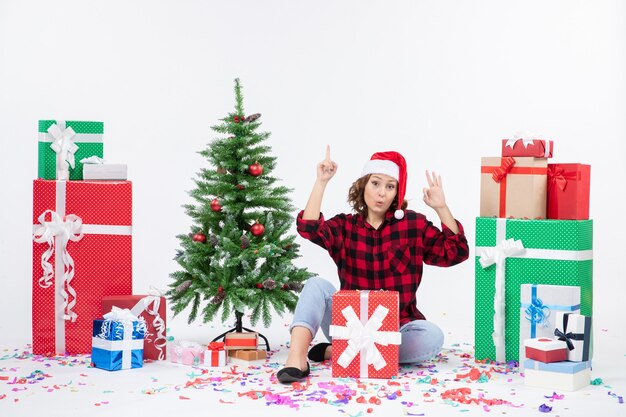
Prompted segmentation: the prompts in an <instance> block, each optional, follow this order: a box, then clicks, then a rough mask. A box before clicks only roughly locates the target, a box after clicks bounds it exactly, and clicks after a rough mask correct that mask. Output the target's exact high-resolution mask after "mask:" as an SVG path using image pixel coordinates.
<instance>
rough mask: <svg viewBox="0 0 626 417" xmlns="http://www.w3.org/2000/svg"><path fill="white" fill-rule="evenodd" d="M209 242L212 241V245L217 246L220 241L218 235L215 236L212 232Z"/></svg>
mask: <svg viewBox="0 0 626 417" xmlns="http://www.w3.org/2000/svg"><path fill="white" fill-rule="evenodd" d="M209 242H211V246H213V247H216V246H217V244H218V243H219V241H218V240H217V236H215V235H214V234H212V233H211V236H209Z"/></svg>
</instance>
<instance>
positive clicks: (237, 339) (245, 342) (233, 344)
mask: <svg viewBox="0 0 626 417" xmlns="http://www.w3.org/2000/svg"><path fill="white" fill-rule="evenodd" d="M224 345H225V346H226V350H237V349H256V348H257V347H258V345H259V334H258V333H256V332H230V333H226V336H224Z"/></svg>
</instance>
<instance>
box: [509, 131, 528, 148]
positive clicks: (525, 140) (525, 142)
mask: <svg viewBox="0 0 626 417" xmlns="http://www.w3.org/2000/svg"><path fill="white" fill-rule="evenodd" d="M520 140H521V141H522V145H524V148H528V145H532V144H533V141H534V140H535V139H533V138H532V137H530V136H528V135H522V134H519V133H518V134H515V136H513V139H509V140H507V141H506V145H505V147H507V146H508V147H510V148H511V149H513V147H514V146H515V142H517V141H520Z"/></svg>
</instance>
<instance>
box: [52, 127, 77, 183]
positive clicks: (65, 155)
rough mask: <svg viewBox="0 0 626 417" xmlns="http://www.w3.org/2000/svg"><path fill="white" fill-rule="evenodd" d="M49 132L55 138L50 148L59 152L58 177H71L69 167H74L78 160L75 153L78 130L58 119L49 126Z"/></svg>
mask: <svg viewBox="0 0 626 417" xmlns="http://www.w3.org/2000/svg"><path fill="white" fill-rule="evenodd" d="M48 133H49V134H50V136H52V138H53V139H54V140H53V142H52V144H51V145H50V148H52V150H53V151H54V152H55V153H56V154H57V160H56V169H57V179H58V180H67V179H69V167H72V169H73V168H74V166H75V164H76V161H75V159H74V154H75V153H76V151H77V150H78V145H76V143H74V140H73V139H74V136H76V132H75V131H74V129H72V128H71V127H68V128H66V127H65V121H62V120H60V121H58V122H57V123H56V124H53V125H52V126H50V127H49V128H48Z"/></svg>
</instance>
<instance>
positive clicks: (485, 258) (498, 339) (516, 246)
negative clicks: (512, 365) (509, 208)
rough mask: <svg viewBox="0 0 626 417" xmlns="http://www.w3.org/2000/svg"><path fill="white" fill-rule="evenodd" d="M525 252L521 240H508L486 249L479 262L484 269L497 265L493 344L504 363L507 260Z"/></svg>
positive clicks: (497, 358) (499, 358)
mask: <svg viewBox="0 0 626 417" xmlns="http://www.w3.org/2000/svg"><path fill="white" fill-rule="evenodd" d="M522 252H524V244H523V243H522V241H521V240H515V239H506V240H503V241H502V242H500V243H499V244H498V245H496V247H494V248H486V250H485V251H484V252H483V255H481V257H480V258H478V262H479V263H480V265H481V266H482V267H483V268H487V267H488V266H491V265H493V264H495V265H496V279H495V287H496V291H495V295H494V299H493V309H494V315H493V334H492V337H493V343H494V346H495V348H496V361H498V362H504V361H505V360H506V359H505V357H506V354H505V343H504V324H505V305H504V304H505V301H504V300H505V294H504V292H505V283H504V280H505V277H506V258H508V257H510V256H516V255H519V254H521V253H522Z"/></svg>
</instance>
